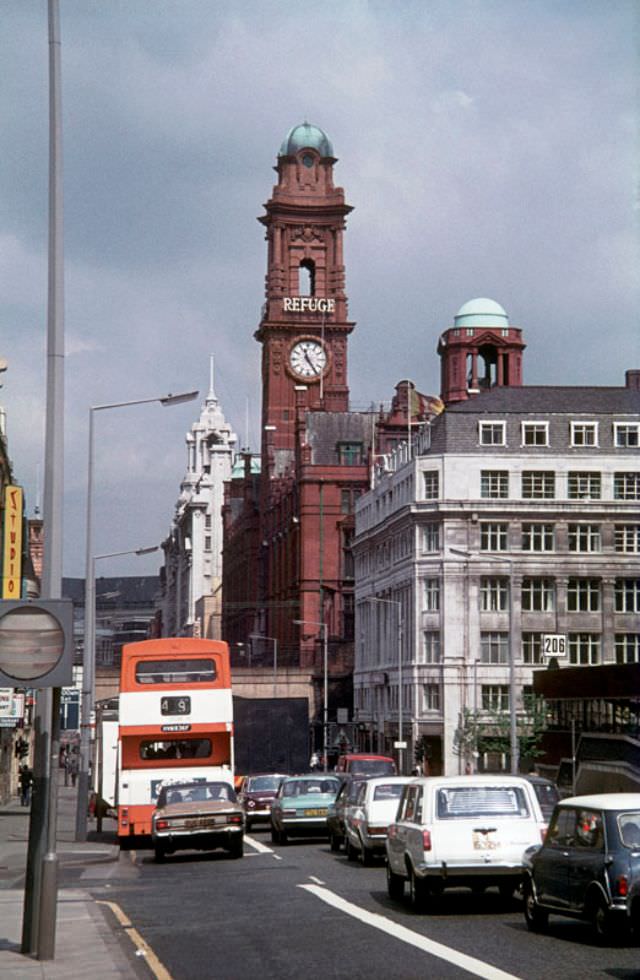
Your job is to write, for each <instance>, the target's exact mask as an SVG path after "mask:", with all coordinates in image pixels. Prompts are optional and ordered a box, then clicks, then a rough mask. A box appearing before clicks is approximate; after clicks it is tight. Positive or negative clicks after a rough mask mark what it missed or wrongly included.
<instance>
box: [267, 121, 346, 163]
mask: <svg viewBox="0 0 640 980" xmlns="http://www.w3.org/2000/svg"><path fill="white" fill-rule="evenodd" d="M307 148H309V149H311V150H317V151H318V153H319V154H320V156H323V157H332V156H333V146H332V145H331V140H330V139H329V137H328V136H327V134H326V133H325V132H324V130H322V129H320V127H319V126H312V125H311V123H308V122H303V123H301V125H299V126H293V128H292V129H290V130H289V132H288V133H287V135H286V136H285V138H284V140H283V141H282V146H281V147H280V153H279V156H281V157H284V156H293V155H294V154H295V153H297V152H298V150H304V149H307Z"/></svg>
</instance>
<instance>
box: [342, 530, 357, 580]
mask: <svg viewBox="0 0 640 980" xmlns="http://www.w3.org/2000/svg"><path fill="white" fill-rule="evenodd" d="M354 535H355V530H354V528H352V527H345V528H343V529H342V578H343V579H352V578H353V577H354V563H353V538H354Z"/></svg>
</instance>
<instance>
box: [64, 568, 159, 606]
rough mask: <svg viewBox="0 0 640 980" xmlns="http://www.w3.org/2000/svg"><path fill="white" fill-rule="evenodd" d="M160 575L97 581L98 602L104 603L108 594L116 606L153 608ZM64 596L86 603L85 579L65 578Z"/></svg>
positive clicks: (121, 577) (80, 603)
mask: <svg viewBox="0 0 640 980" xmlns="http://www.w3.org/2000/svg"><path fill="white" fill-rule="evenodd" d="M159 588H160V577H159V576H158V575H129V576H116V577H109V578H103V577H102V576H100V577H99V578H97V579H96V601H97V602H100V601H101V599H102V601H104V600H105V599H106V598H107V594H108V596H109V598H110V599H112V600H113V601H114V604H115V605H116V606H151V605H153V603H154V599H155V596H156V593H157V591H158V589H159ZM62 595H63V596H64V597H65V598H66V599H72V600H73V602H75V603H76V604H79V605H82V604H83V603H84V579H83V578H63V580H62Z"/></svg>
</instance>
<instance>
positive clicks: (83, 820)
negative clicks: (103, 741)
mask: <svg viewBox="0 0 640 980" xmlns="http://www.w3.org/2000/svg"><path fill="white" fill-rule="evenodd" d="M198 394H199V392H197V391H187V392H183V393H181V394H178V395H171V394H169V395H163V396H160V397H156V398H136V399H134V400H133V401H126V402H112V403H110V404H108V405H92V407H91V408H90V409H89V453H88V456H89V463H88V475H87V533H86V553H85V576H84V590H85V592H84V649H83V657H82V663H83V671H82V673H83V681H82V707H81V719H80V760H79V770H78V799H77V806H76V840H77V841H85V840H86V839H87V809H88V805H89V746H90V713H91V697H92V692H93V677H94V674H95V659H96V647H95V641H96V636H95V633H96V630H95V604H96V596H95V573H94V565H93V563H94V554H93V464H94V460H93V457H94V450H93V420H94V414H95V413H96V412H103V411H105V410H107V409H111V408H129V407H130V406H132V405H148V404H150V403H151V402H159V403H160V404H161V405H165V406H169V405H181V404H182V403H183V402H190V401H193V399H194V398H197V397H198ZM87 675H88V677H89V679H90V681H87V680H85V678H87Z"/></svg>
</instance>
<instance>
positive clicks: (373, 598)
mask: <svg viewBox="0 0 640 980" xmlns="http://www.w3.org/2000/svg"><path fill="white" fill-rule="evenodd" d="M367 601H368V602H384V603H387V604H388V605H390V606H395V607H396V613H397V616H398V742H397V746H396V747H397V749H398V770H399V772H400V775H401V776H403V775H404V750H405V749H406V747H407V746H406V743H405V741H404V738H403V735H404V729H403V712H402V680H403V679H402V603H401V602H400V600H399V599H383V598H382V597H381V596H380V597H379V596H374V595H370V596H367Z"/></svg>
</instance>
